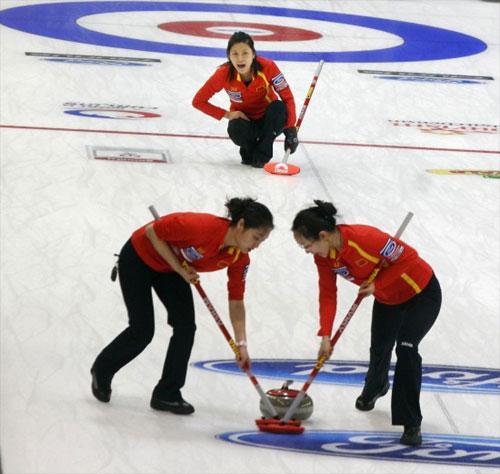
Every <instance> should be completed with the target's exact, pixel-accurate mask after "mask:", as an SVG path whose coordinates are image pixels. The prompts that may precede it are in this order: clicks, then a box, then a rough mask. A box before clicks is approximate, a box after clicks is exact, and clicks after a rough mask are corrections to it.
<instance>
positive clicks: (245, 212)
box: [226, 198, 274, 229]
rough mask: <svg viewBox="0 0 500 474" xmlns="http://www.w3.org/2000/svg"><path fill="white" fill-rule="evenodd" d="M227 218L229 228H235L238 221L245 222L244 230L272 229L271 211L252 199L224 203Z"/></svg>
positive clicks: (232, 200)
mask: <svg viewBox="0 0 500 474" xmlns="http://www.w3.org/2000/svg"><path fill="white" fill-rule="evenodd" d="M226 207H227V210H228V217H229V218H230V219H231V226H235V225H236V224H237V223H238V221H239V220H240V219H243V220H244V222H245V229H260V228H263V227H264V228H268V229H274V224H273V215H272V214H271V211H270V210H269V209H268V208H267V207H266V206H264V204H261V203H260V202H257V201H256V200H255V199H252V198H231V199H229V200H228V201H227V202H226Z"/></svg>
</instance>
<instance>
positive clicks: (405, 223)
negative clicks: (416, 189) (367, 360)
mask: <svg viewBox="0 0 500 474" xmlns="http://www.w3.org/2000/svg"><path fill="white" fill-rule="evenodd" d="M412 217H413V212H408V214H407V215H406V217H405V219H404V220H403V222H402V223H401V225H400V226H399V229H398V230H397V232H396V234H395V235H394V237H396V238H399V237H401V235H402V234H403V232H404V230H405V229H406V227H407V226H408V224H409V223H410V221H411V219H412ZM385 260H386V259H385V258H382V259H381V260H380V262H379V263H378V265H377V266H376V267H375V268H374V269H373V271H372V272H371V274H370V276H369V277H368V280H367V281H368V282H369V283H371V282H372V281H373V280H375V278H376V276H377V275H378V273H379V272H380V269H381V268H382V265H383V264H384V263H385ZM363 298H364V296H363V295H358V296H357V298H356V300H355V301H354V303H353V304H352V306H351V308H350V309H349V311H348V312H347V314H346V316H345V317H344V319H343V321H342V324H341V325H340V326H339V328H338V329H337V331H336V332H335V334H334V336H333V338H332V340H331V341H330V344H331V347H332V350H333V348H334V347H335V344H336V343H337V341H338V340H339V338H340V336H341V335H342V333H343V332H344V330H345V328H346V327H347V325H348V324H349V321H350V320H351V318H352V317H353V316H354V313H355V312H356V310H357V309H358V307H359V305H360V303H361V301H362V300H363ZM326 360H327V357H326V356H322V357H320V358H319V359H318V362H317V363H316V365H315V367H314V369H313V370H312V371H311V373H310V375H309V378H308V379H307V380H306V382H305V383H304V385H303V386H302V389H301V390H300V392H299V393H298V394H297V396H296V397H295V400H294V401H293V402H292V404H291V405H290V407H289V408H288V410H287V411H286V413H285V416H284V417H283V419H282V420H281V421H282V422H283V423H288V422H289V421H290V419H291V418H292V416H293V415H294V414H295V411H296V410H297V407H298V406H299V405H300V402H302V399H303V398H304V397H305V395H306V392H307V389H308V388H309V386H310V385H311V383H312V382H313V380H314V379H315V378H316V375H318V372H319V371H320V370H321V367H323V365H324V363H325V362H326Z"/></svg>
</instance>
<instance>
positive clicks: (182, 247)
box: [131, 212, 250, 300]
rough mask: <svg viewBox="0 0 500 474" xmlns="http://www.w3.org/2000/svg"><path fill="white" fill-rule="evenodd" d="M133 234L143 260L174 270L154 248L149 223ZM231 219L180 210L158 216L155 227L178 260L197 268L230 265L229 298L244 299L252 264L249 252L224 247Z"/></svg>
mask: <svg viewBox="0 0 500 474" xmlns="http://www.w3.org/2000/svg"><path fill="white" fill-rule="evenodd" d="M147 225H148V224H146V225H144V226H142V227H141V228H140V229H137V230H136V231H135V232H134V233H133V234H132V238H131V240H132V246H133V247H134V249H135V251H136V252H137V254H138V255H139V257H140V258H141V260H142V261H143V262H144V263H145V264H146V265H148V266H149V267H151V268H152V269H153V270H155V271H157V272H172V271H173V270H172V267H170V265H169V264H168V263H167V262H166V261H165V260H164V259H163V258H162V256H161V255H160V254H159V253H158V252H157V251H156V250H155V248H154V247H153V244H152V243H151V241H150V240H149V238H148V237H147V236H146V226H147ZM229 225H230V221H229V220H228V219H224V218H222V217H217V216H214V215H212V214H201V213H194V212H177V213H174V214H168V215H166V216H163V217H161V218H160V219H157V220H156V221H154V223H153V229H154V231H155V233H156V235H157V236H158V238H160V239H161V240H164V241H166V242H167V243H168V244H169V246H170V248H171V249H172V251H173V252H174V253H175V254H176V255H177V257H178V258H179V260H180V261H181V262H182V261H184V260H185V261H186V262H187V263H188V264H189V265H190V266H191V267H193V268H194V269H196V271H198V272H213V271H216V270H222V269H223V268H227V276H228V282H227V289H228V295H229V299H230V300H242V299H243V295H244V293H245V276H246V273H247V271H248V267H249V265H250V257H249V256H248V254H245V253H242V252H240V250H239V249H237V248H235V247H223V245H224V237H225V236H226V233H227V230H228V228H229Z"/></svg>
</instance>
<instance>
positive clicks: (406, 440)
mask: <svg viewBox="0 0 500 474" xmlns="http://www.w3.org/2000/svg"><path fill="white" fill-rule="evenodd" d="M399 442H400V443H401V444H405V445H406V446H420V445H421V444H422V433H421V432H420V426H405V430H404V433H403V435H402V436H401V438H400V439H399Z"/></svg>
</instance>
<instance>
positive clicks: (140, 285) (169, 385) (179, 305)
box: [93, 240, 196, 400]
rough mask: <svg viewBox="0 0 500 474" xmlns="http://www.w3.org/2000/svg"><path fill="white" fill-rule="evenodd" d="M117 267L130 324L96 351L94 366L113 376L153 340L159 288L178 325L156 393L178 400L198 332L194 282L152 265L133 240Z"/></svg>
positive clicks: (172, 322) (174, 325)
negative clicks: (154, 296)
mask: <svg viewBox="0 0 500 474" xmlns="http://www.w3.org/2000/svg"><path fill="white" fill-rule="evenodd" d="M118 267H119V272H118V274H119V277H120V286H121V290H122V294H123V299H124V301H125V305H126V307H127V312H128V323H129V324H128V327H127V328H126V329H125V330H124V331H123V332H121V333H120V334H119V335H118V336H117V337H116V338H115V339H114V340H113V341H112V342H111V343H110V344H109V345H108V346H106V347H105V348H104V349H103V350H102V352H101V353H100V354H99V355H98V356H97V359H96V360H95V362H94V365H93V368H94V369H95V370H96V371H97V373H98V374H100V375H101V376H102V377H109V378H112V377H113V375H114V374H115V373H116V372H118V371H119V370H120V369H121V368H122V367H123V366H125V365H126V364H128V363H129V362H130V361H131V360H133V359H134V358H135V357H137V356H138V355H139V354H140V353H141V352H142V351H143V350H144V349H145V348H146V346H147V345H148V344H149V343H150V342H151V340H152V339H153V335H154V330H155V321H154V310H153V295H152V291H151V289H154V291H155V293H156V294H157V295H158V297H159V299H160V300H161V302H162V303H163V305H164V306H165V308H166V309H167V312H168V324H169V325H170V326H171V327H172V329H173V333H172V337H171V339H170V343H169V345H168V350H167V355H166V358H165V363H164V366H163V372H162V376H161V379H160V381H159V382H158V385H157V386H156V388H155V390H154V395H155V396H156V397H159V398H162V399H171V400H173V399H176V398H178V397H179V396H180V389H181V388H182V387H183V386H184V383H185V381H186V373H187V367H188V363H189V357H190V355H191V349H192V347H193V342H194V334H195V331H196V325H195V318H194V305H193V295H192V292H191V287H190V285H189V284H188V283H186V282H185V281H184V279H183V278H182V277H181V276H180V275H179V274H178V273H175V272H169V273H161V272H156V271H155V270H153V269H151V268H150V267H148V266H147V265H146V264H145V263H144V262H143V261H142V260H141V259H140V258H139V256H138V255H137V253H136V252H135V250H134V248H133V246H132V243H131V241H130V240H129V241H128V242H127V243H126V244H125V245H124V246H123V248H122V250H121V252H120V257H119V262H118Z"/></svg>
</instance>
